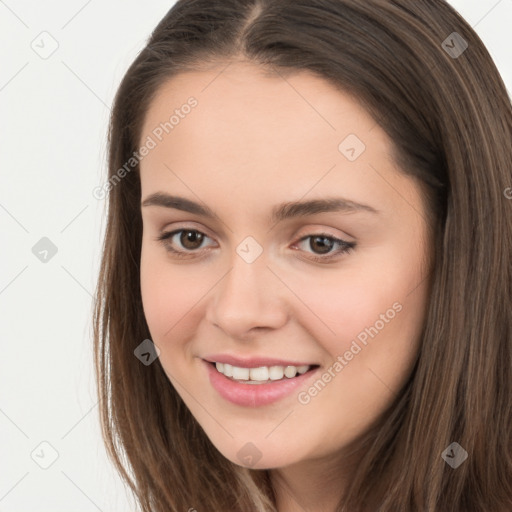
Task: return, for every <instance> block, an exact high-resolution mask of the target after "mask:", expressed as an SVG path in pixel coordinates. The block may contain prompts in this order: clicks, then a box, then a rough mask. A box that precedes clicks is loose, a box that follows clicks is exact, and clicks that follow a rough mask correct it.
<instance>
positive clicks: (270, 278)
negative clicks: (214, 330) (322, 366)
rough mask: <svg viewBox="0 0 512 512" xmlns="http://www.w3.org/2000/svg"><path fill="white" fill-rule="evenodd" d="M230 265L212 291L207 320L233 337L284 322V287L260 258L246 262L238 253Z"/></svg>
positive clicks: (239, 337)
mask: <svg viewBox="0 0 512 512" xmlns="http://www.w3.org/2000/svg"><path fill="white" fill-rule="evenodd" d="M231 261H232V267H231V269H230V270H229V271H228V272H227V274H226V275H225V276H224V277H223V278H222V279H221V281H220V282H219V283H218V284H217V286H215V287H214V289H213V290H212V296H211V300H210V302H209V304H208V309H207V313H206V316H207V319H208V320H209V321H210V323H212V324H213V325H215V326H216V327H218V328H220V329H222V330H223V331H224V332H225V333H226V335H227V336H229V337H231V338H232V339H236V340H247V339H250V338H251V336H254V335H256V336H260V335H261V330H262V329H265V330H273V329H278V328H280V327H281V326H282V325H284V324H285V323H286V321H287V317H288V313H287V308H286V302H285V300H286V299H285V296H284V294H285V291H286V286H285V285H284V284H283V283H282V282H281V280H280V279H279V278H278V277H277V276H276V274H275V273H274V272H272V271H271V270H270V269H269V268H268V267H267V261H266V259H264V258H263V257H260V258H258V259H257V260H256V261H254V262H252V263H247V262H246V261H244V260H243V259H242V258H240V257H239V256H238V255H237V254H235V255H234V257H233V259H232V260H231Z"/></svg>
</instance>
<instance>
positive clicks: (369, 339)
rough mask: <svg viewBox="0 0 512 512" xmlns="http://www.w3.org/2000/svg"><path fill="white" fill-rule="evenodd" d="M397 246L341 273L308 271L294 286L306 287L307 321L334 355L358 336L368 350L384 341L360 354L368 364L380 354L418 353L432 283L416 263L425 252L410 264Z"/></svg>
mask: <svg viewBox="0 0 512 512" xmlns="http://www.w3.org/2000/svg"><path fill="white" fill-rule="evenodd" d="M395 251H396V249H394V248H389V249H388V250H387V251H386V250H380V251H379V254H377V251H375V253H374V254H370V253H369V254H368V257H365V258H364V261H363V259H362V258H361V259H359V260H357V262H355V260H354V263H350V265H347V266H346V267H344V268H340V270H339V272H329V273H325V276H320V277H319V278H318V276H317V278H315V279H310V278H309V277H306V276H304V277H301V281H300V282H297V283H296V285H295V287H294V289H297V290H301V291H302V293H301V295H300V298H301V300H302V301H303V302H304V303H305V304H306V305H307V306H308V309H307V310H305V311H306V314H305V315H303V316H302V318H303V320H302V321H303V325H304V326H305V327H306V328H307V329H308V330H309V331H310V332H311V333H312V334H313V335H314V337H315V339H317V341H318V342H319V343H321V344H322V345H323V346H324V348H325V349H326V351H327V352H328V353H329V354H330V355H331V357H332V358H333V359H335V358H336V357H337V356H338V355H343V354H344V353H345V352H346V351H347V350H350V349H351V347H354V341H355V342H356V347H357V345H359V346H360V347H361V348H362V349H365V348H367V347H369V346H370V345H372V344H373V345H377V343H378V344H379V345H380V348H378V349H375V350H374V349H372V351H369V350H363V351H362V352H367V353H365V354H364V357H363V358H361V357H359V356H358V359H359V360H360V361H361V362H363V361H364V362H365V363H366V362H368V361H369V360H370V359H373V357H375V358H376V360H375V363H377V362H378V357H381V358H382V359H383V361H385V360H387V359H388V358H389V354H391V353H396V354H397V355H398V357H399V359H400V358H402V359H405V360H408V358H409V357H410V355H411V354H410V353H411V352H414V349H415V343H414V342H415V340H416V338H418V336H419V334H420V329H421V327H422V325H423V318H424V314H425V308H426V303H427V295H426V289H425V284H426V283H422V279H423V278H424V276H423V273H422V269H421V268H420V265H412V264H410V262H411V261H420V258H419V256H420V255H419V254H416V252H415V251H412V252H414V254H412V253H411V259H410V260H409V264H408V265H404V264H403V263H404V262H403V259H402V258H400V257H399V256H398V255H397V254H395ZM420 283H421V284H420ZM306 290H307V293H306ZM303 309H304V308H303ZM377 340H379V341H377ZM354 351H357V348H354ZM371 352H372V353H371ZM349 357H350V355H349ZM372 362H373V361H372Z"/></svg>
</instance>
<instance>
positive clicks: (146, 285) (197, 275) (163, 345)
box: [140, 244, 216, 353]
mask: <svg viewBox="0 0 512 512" xmlns="http://www.w3.org/2000/svg"><path fill="white" fill-rule="evenodd" d="M140 281H141V282H140V286H141V296H142V305H143V310H144V316H145V318H146V322H147V324H148V327H149V330H150V332H151V336H152V341H153V342H154V343H156V344H157V345H158V347H159V348H160V350H162V352H163V353H165V352H167V351H169V350H172V349H173V348H174V347H176V346H177V345H176V342H177V341H179V340H186V339H187V338H188V337H190V336H188V333H192V332H193V330H194V328H197V325H198V322H199V318H198V317H199V316H200V315H201V304H202V302H201V299H203V300H204V298H205V296H206V295H207V293H208V291H209V290H210V289H211V288H212V286H213V285H214V283H215V281H216V280H215V276H212V273H211V272H210V273H209V274H207V273H204V272H201V271H200V270H198V268H195V269H194V270H192V266H187V265H179V264H175V263H174V264H173V263H171V262H170V261H169V260H168V258H167V256H166V253H165V251H164V250H163V249H161V250H160V249H154V248H149V247H147V246H146V247H145V246H144V244H143V247H142V252H141V265H140ZM194 326H195V327H194ZM171 341H173V343H172V344H171Z"/></svg>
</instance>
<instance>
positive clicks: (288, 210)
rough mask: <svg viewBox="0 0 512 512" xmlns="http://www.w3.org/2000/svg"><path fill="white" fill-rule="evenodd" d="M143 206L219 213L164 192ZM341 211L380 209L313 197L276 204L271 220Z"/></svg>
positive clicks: (346, 200)
mask: <svg viewBox="0 0 512 512" xmlns="http://www.w3.org/2000/svg"><path fill="white" fill-rule="evenodd" d="M141 206H143V207H145V206H161V207H163V208H173V209H176V210H181V211H184V212H188V213H192V214H195V215H200V216H203V217H205V218H208V219H214V218H217V215H216V214H215V213H214V212H213V210H211V209H210V208H208V207H207V206H203V205H201V204H199V203H196V202H194V201H191V200H190V199H186V198H184V197H179V196H171V195H169V194H166V193H164V192H156V193H154V194H151V195H149V196H148V197H146V199H144V201H142V203H141ZM328 212H341V213H356V212H371V213H379V210H376V209H375V208H372V207H371V206H368V205H366V204H361V203H356V202H354V201H350V200H349V199H345V198H342V197H331V198H325V199H312V200H309V201H292V202H287V203H282V204H279V205H276V206H274V207H273V208H272V212H271V215H270V222H271V223H276V222H281V221H283V220H286V219H291V218H295V217H306V216H308V215H315V214H317V213H328Z"/></svg>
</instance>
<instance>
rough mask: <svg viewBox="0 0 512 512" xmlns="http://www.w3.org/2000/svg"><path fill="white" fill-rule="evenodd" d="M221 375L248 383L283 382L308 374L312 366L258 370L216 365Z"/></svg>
mask: <svg viewBox="0 0 512 512" xmlns="http://www.w3.org/2000/svg"><path fill="white" fill-rule="evenodd" d="M215 367H216V368H217V371H218V372H219V373H222V374H224V375H225V376H226V377H232V378H233V379H234V380H243V381H248V383H256V382H267V381H268V380H269V379H270V380H281V379H283V377H287V378H289V379H292V378H293V377H295V376H296V375H297V374H299V375H302V374H303V373H306V372H307V371H308V370H309V368H310V366H309V365H304V366H286V367H284V366H260V367H258V368H241V367H239V366H232V365H230V364H227V363H215Z"/></svg>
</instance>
